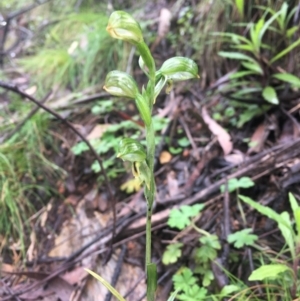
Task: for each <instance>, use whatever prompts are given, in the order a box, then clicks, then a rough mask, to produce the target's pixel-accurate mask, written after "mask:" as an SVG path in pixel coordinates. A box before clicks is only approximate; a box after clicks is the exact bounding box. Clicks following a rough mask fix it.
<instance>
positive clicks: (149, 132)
mask: <svg viewBox="0 0 300 301" xmlns="http://www.w3.org/2000/svg"><path fill="white" fill-rule="evenodd" d="M149 84H150V85H149V90H150V112H151V115H152V108H153V98H154V86H155V76H154V72H153V76H151V77H150V81H149ZM146 140H147V163H148V166H149V169H150V173H151V177H150V185H149V188H148V187H147V186H145V198H146V201H147V217H146V218H147V220H146V255H145V257H146V273H147V300H148V301H154V300H155V291H156V266H155V265H153V264H152V263H151V232H152V231H151V228H152V225H151V219H152V210H153V203H154V196H155V181H154V158H155V132H154V128H153V122H152V121H151V124H150V125H149V126H147V127H146Z"/></svg>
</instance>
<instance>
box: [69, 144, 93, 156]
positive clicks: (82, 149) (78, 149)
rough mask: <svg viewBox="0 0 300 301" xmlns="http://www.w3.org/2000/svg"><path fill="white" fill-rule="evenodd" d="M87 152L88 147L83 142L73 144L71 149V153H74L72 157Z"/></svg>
mask: <svg viewBox="0 0 300 301" xmlns="http://www.w3.org/2000/svg"><path fill="white" fill-rule="evenodd" d="M87 150H89V147H88V145H87V144H86V143H85V142H83V141H80V142H78V143H77V144H75V145H74V146H73V147H72V151H73V153H74V155H76V156H78V155H80V154H82V153H83V152H85V151H87Z"/></svg>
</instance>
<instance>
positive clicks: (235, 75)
mask: <svg viewBox="0 0 300 301" xmlns="http://www.w3.org/2000/svg"><path fill="white" fill-rule="evenodd" d="M252 74H256V72H254V71H237V72H234V73H232V74H231V75H230V76H229V78H230V79H231V80H232V79H237V78H240V77H244V76H247V75H252Z"/></svg>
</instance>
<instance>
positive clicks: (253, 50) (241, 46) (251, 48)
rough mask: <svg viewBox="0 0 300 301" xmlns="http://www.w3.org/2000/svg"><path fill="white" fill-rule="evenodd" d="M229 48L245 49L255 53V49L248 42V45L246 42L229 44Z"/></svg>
mask: <svg viewBox="0 0 300 301" xmlns="http://www.w3.org/2000/svg"><path fill="white" fill-rule="evenodd" d="M231 48H234V49H240V50H245V51H249V52H252V53H255V49H254V46H253V45H252V44H250V45H248V44H241V45H233V46H231Z"/></svg>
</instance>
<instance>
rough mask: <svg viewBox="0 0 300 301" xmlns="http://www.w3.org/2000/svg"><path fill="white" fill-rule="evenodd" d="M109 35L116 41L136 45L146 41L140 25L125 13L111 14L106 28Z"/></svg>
mask: <svg viewBox="0 0 300 301" xmlns="http://www.w3.org/2000/svg"><path fill="white" fill-rule="evenodd" d="M106 30H107V31H108V33H109V34H110V35H111V36H112V37H113V38H115V39H119V40H123V41H126V42H129V43H132V44H134V45H137V44H139V43H141V42H143V41H144V38H143V34H142V30H141V27H140V25H139V23H137V22H136V21H135V20H134V19H133V18H132V17H131V15H129V14H128V13H126V12H124V11H120V10H119V11H115V12H113V13H112V14H111V16H110V18H109V20H108V25H107V27H106Z"/></svg>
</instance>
